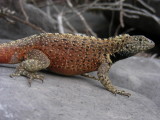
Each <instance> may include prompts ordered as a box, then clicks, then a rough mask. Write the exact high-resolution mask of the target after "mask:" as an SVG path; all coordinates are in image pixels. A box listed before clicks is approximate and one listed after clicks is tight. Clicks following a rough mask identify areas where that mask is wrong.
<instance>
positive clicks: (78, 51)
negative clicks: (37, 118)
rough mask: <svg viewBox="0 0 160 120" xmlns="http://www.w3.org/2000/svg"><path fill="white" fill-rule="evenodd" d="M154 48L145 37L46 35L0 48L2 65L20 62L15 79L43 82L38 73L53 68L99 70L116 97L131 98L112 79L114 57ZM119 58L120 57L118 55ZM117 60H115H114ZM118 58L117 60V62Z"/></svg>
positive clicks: (81, 72)
mask: <svg viewBox="0 0 160 120" xmlns="http://www.w3.org/2000/svg"><path fill="white" fill-rule="evenodd" d="M152 47H154V43H153V42H152V41H151V40H149V39H147V38H146V37H144V36H130V35H128V34H124V35H119V36H116V37H113V38H112V37H111V38H108V39H100V38H95V37H89V36H81V35H72V34H58V33H42V34H40V35H32V36H30V37H26V38H23V39H19V40H16V41H12V42H10V43H3V44H1V45H0V53H1V54H0V63H10V64H15V63H20V65H19V66H18V67H17V69H16V72H15V73H13V74H12V75H11V76H12V77H13V76H20V75H24V76H27V77H28V78H29V84H30V85H31V81H32V79H36V78H38V79H40V80H43V76H42V75H38V74H37V73H36V72H37V71H39V70H42V69H49V70H50V71H52V72H55V73H58V74H62V75H84V76H88V77H90V76H89V75H87V74H85V73H88V72H92V71H98V74H97V75H98V79H97V80H99V81H100V82H101V83H102V84H103V86H104V87H105V88H106V89H107V90H108V91H110V92H112V93H114V94H121V95H126V96H130V94H129V93H126V92H125V91H122V90H117V89H116V88H115V87H114V86H113V85H112V83H111V81H110V79H109V78H108V71H109V69H110V67H111V64H112V60H111V58H110V57H111V56H112V57H114V55H121V56H122V58H126V57H129V56H132V55H134V54H136V53H138V52H140V51H144V50H148V49H150V48H152ZM115 58H116V56H115ZM113 59H114V58H113ZM117 60H118V59H117V58H116V59H115V61H117Z"/></svg>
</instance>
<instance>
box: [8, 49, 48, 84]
mask: <svg viewBox="0 0 160 120" xmlns="http://www.w3.org/2000/svg"><path fill="white" fill-rule="evenodd" d="M49 65H50V60H49V58H48V57H47V56H46V55H45V54H44V53H43V52H42V51H40V50H36V49H34V50H31V51H29V52H28V53H27V54H26V56H25V60H24V61H23V62H21V63H20V64H19V66H18V67H17V68H16V71H15V73H13V74H11V75H10V76H11V77H14V76H26V77H27V78H29V79H28V83H29V85H30V86H31V82H32V80H34V79H39V80H42V82H43V79H44V76H43V75H40V74H38V73H36V72H37V71H39V70H42V69H46V68H47V67H48V66H49Z"/></svg>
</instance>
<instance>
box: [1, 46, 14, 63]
mask: <svg viewBox="0 0 160 120" xmlns="http://www.w3.org/2000/svg"><path fill="white" fill-rule="evenodd" d="M13 52H14V50H12V49H11V48H9V47H4V46H2V45H0V63H7V64H8V63H10V61H11V59H12V56H13Z"/></svg>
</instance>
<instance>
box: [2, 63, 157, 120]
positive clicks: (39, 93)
mask: <svg viewBox="0 0 160 120" xmlns="http://www.w3.org/2000/svg"><path fill="white" fill-rule="evenodd" d="M4 66H7V67H4ZM0 68H1V69H0V75H1V77H0V95H1V97H0V119H1V120H22V119H23V120H80V119H82V120H83V119H85V120H97V119H100V120H106V119H108V120H159V119H160V116H159V110H158V108H157V106H156V105H155V103H154V102H152V101H151V100H150V99H148V98H146V97H145V96H143V95H140V94H138V93H135V92H133V91H130V90H126V91H129V92H130V93H132V96H131V97H129V98H128V97H124V96H120V95H117V96H114V95H113V94H111V93H110V92H108V91H106V90H105V89H104V88H103V87H102V85H101V84H100V83H99V82H98V81H95V80H91V79H86V78H84V77H81V76H72V77H66V76H59V75H56V74H53V73H48V72H46V73H42V74H44V75H45V82H44V83H43V84H42V83H41V81H39V80H35V81H33V83H32V87H29V86H28V83H27V80H26V78H24V77H16V78H14V79H15V80H14V79H12V78H10V77H9V76H8V75H9V74H10V73H12V72H13V71H14V68H13V67H12V66H10V65H1V66H0ZM120 89H122V88H120Z"/></svg>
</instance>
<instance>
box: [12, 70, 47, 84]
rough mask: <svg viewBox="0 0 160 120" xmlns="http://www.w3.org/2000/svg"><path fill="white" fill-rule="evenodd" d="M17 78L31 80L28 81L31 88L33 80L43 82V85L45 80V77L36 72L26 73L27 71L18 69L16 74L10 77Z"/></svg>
mask: <svg viewBox="0 0 160 120" xmlns="http://www.w3.org/2000/svg"><path fill="white" fill-rule="evenodd" d="M15 76H25V77H27V78H29V79H28V83H29V86H31V83H32V80H34V79H38V80H41V81H42V83H43V79H44V76H43V75H41V74H38V73H35V72H29V71H26V70H25V69H18V70H16V72H15V73H13V74H11V75H10V77H15Z"/></svg>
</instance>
